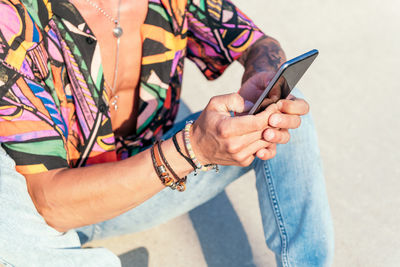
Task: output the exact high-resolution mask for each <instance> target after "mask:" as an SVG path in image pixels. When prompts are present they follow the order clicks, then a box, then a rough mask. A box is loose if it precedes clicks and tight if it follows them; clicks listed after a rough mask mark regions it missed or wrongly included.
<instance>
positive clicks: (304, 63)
mask: <svg viewBox="0 0 400 267" xmlns="http://www.w3.org/2000/svg"><path fill="white" fill-rule="evenodd" d="M317 56H318V50H316V49H313V50H311V51H309V52H307V53H305V54H303V55H300V56H298V57H295V58H293V59H291V60H289V61H286V62H285V63H283V64H282V66H281V67H280V68H279V70H278V71H277V73H276V74H275V76H274V77H273V78H272V80H271V81H270V83H269V84H268V86H267V88H265V90H264V92H263V93H262V94H261V96H260V97H259V98H258V100H257V101H256V103H255V104H254V106H253V107H252V108H251V110H250V111H249V114H250V115H253V114H257V113H259V112H261V111H263V110H264V109H266V108H267V107H268V106H269V105H270V104H272V103H275V102H277V101H278V100H279V99H285V98H287V97H288V96H289V94H290V92H291V91H292V90H293V88H294V87H295V86H296V84H297V82H298V81H299V80H300V79H301V77H302V76H303V74H304V73H305V72H306V71H307V69H308V68H309V67H310V65H311V64H312V63H313V62H314V60H315V58H316V57H317Z"/></svg>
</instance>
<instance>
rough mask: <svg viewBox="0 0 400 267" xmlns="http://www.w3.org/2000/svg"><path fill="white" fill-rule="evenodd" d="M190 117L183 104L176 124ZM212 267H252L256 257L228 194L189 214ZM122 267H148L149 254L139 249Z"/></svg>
mask: <svg viewBox="0 0 400 267" xmlns="http://www.w3.org/2000/svg"><path fill="white" fill-rule="evenodd" d="M188 114H191V111H190V109H189V108H188V106H187V105H186V104H185V103H183V102H181V105H180V108H179V114H178V116H177V119H176V121H181V120H183V119H185V117H186V116H187V115H188ZM189 217H190V219H191V220H192V223H193V228H194V229H195V231H196V233H197V236H198V239H199V242H200V245H201V248H202V251H203V255H204V258H205V261H206V262H207V266H209V267H221V266H230V267H253V266H255V265H254V263H253V255H252V252H251V247H250V244H249V241H248V239H247V235H246V232H245V231H244V228H243V225H242V223H241V222H240V220H239V217H238V216H237V214H236V212H235V210H234V208H233V206H232V204H231V202H230V201H229V199H228V196H227V195H226V193H225V191H224V192H222V193H220V194H219V195H218V196H216V197H215V198H214V199H212V200H210V201H208V202H207V203H205V204H203V205H201V206H199V207H197V208H196V209H194V210H192V211H190V212H189ZM119 257H120V259H121V262H122V266H123V267H129V266H135V267H148V266H149V252H148V250H147V249H146V248H144V247H140V248H136V249H134V250H131V251H128V252H126V253H124V254H122V255H120V256H119Z"/></svg>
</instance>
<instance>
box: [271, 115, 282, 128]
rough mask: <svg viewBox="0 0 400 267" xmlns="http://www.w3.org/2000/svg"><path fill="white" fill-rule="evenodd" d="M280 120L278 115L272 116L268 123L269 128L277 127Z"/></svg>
mask: <svg viewBox="0 0 400 267" xmlns="http://www.w3.org/2000/svg"><path fill="white" fill-rule="evenodd" d="M281 120H282V118H281V116H279V115H272V117H271V119H270V121H269V123H270V124H271V126H277V125H278V124H279V123H280V122H281Z"/></svg>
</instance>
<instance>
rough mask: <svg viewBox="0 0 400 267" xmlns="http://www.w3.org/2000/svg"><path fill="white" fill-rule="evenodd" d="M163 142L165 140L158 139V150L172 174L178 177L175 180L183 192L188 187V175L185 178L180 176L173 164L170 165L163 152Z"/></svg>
mask: <svg viewBox="0 0 400 267" xmlns="http://www.w3.org/2000/svg"><path fill="white" fill-rule="evenodd" d="M162 142H164V140H160V141H157V142H156V144H155V145H157V147H158V151H159V152H160V156H161V159H162V160H163V161H164V163H165V166H167V169H168V170H169V171H170V172H171V173H172V175H173V176H174V177H175V179H176V181H175V187H176V189H178V191H179V192H183V191H185V189H186V184H185V183H186V178H187V176H185V177H183V178H179V176H178V175H177V174H176V173H175V172H174V170H173V169H172V167H171V165H169V163H168V161H167V159H166V158H165V156H164V153H163V152H162V149H161V144H162Z"/></svg>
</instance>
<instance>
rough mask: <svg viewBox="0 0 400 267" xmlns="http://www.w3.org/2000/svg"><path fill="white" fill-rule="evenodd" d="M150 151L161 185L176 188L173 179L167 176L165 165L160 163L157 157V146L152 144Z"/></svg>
mask: <svg viewBox="0 0 400 267" xmlns="http://www.w3.org/2000/svg"><path fill="white" fill-rule="evenodd" d="M150 153H151V159H152V161H153V166H154V169H155V170H156V173H157V176H158V178H160V180H161V182H162V183H163V185H165V186H169V187H170V188H171V189H176V184H175V182H174V179H173V178H171V177H170V176H169V174H168V172H167V170H166V168H165V166H164V165H163V164H162V162H161V160H160V158H159V153H158V147H157V146H156V145H153V146H152V147H151V149H150Z"/></svg>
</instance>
